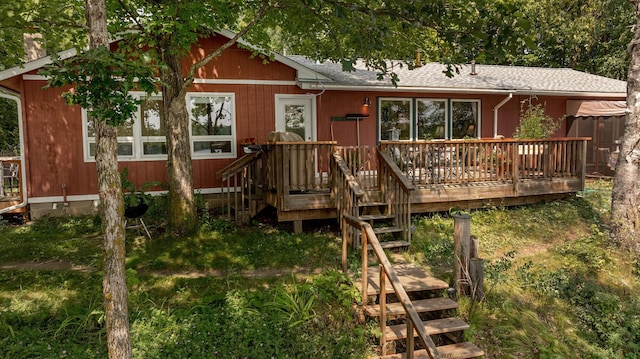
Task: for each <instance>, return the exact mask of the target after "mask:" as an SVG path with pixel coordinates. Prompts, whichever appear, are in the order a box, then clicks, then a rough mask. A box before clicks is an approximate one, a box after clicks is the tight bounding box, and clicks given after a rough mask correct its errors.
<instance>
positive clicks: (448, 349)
mask: <svg viewBox="0 0 640 359" xmlns="http://www.w3.org/2000/svg"><path fill="white" fill-rule="evenodd" d="M436 349H437V350H438V353H439V354H440V357H441V358H450V359H466V358H477V357H481V356H483V355H484V351H483V350H482V349H480V348H478V347H477V346H476V345H475V344H473V343H470V342H464V343H458V344H450V345H443V346H441V347H436ZM406 357H407V354H406V353H399V354H392V355H386V356H383V357H381V358H382V359H404V358H406ZM413 357H414V358H415V359H429V354H428V353H427V351H426V350H425V349H422V350H416V351H414V352H413Z"/></svg>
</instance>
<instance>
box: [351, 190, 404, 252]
mask: <svg viewBox="0 0 640 359" xmlns="http://www.w3.org/2000/svg"><path fill="white" fill-rule="evenodd" d="M358 207H359V209H358V213H359V214H360V215H359V216H358V219H360V220H362V221H364V222H367V223H369V224H370V225H371V227H373V231H374V233H375V234H376V235H377V236H378V239H379V240H380V245H381V246H382V248H384V249H394V248H408V247H409V245H410V244H411V241H410V240H406V239H405V235H404V234H405V231H406V230H410V229H409V228H403V227H402V226H400V225H399V224H397V223H396V222H397V220H396V216H395V215H394V214H393V213H390V210H389V206H388V205H387V204H386V203H384V202H378V201H363V202H361V203H358ZM356 243H358V246H357V248H360V242H356ZM369 249H371V247H370V246H369Z"/></svg>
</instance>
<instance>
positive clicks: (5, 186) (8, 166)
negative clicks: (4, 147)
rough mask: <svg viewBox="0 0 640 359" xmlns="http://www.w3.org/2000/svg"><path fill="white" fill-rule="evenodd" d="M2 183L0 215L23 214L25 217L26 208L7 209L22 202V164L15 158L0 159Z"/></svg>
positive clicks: (0, 183)
mask: <svg viewBox="0 0 640 359" xmlns="http://www.w3.org/2000/svg"><path fill="white" fill-rule="evenodd" d="M0 169H1V170H2V182H0V213H7V214H16V213H18V214H20V213H21V214H23V215H25V216H26V214H27V207H26V206H24V207H21V208H15V209H13V210H8V209H9V208H12V207H15V206H18V205H20V204H21V203H22V202H23V198H24V193H23V186H22V162H21V161H20V159H19V158H17V157H0Z"/></svg>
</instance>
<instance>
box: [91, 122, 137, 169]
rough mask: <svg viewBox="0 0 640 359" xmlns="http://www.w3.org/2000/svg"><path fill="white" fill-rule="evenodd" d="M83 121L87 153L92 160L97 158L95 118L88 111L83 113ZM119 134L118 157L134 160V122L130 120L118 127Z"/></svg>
mask: <svg viewBox="0 0 640 359" xmlns="http://www.w3.org/2000/svg"><path fill="white" fill-rule="evenodd" d="M82 121H83V123H84V128H85V130H86V134H85V138H86V139H87V141H85V146H86V147H85V153H86V154H87V156H88V158H89V159H90V160H93V159H95V157H96V134H95V129H94V128H93V118H91V116H89V115H88V114H87V112H86V111H83V112H82ZM116 133H117V134H118V156H119V157H122V158H133V157H134V155H135V151H134V142H135V141H134V137H133V121H131V120H129V121H127V122H125V123H124V124H122V125H121V126H118V128H117V129H116Z"/></svg>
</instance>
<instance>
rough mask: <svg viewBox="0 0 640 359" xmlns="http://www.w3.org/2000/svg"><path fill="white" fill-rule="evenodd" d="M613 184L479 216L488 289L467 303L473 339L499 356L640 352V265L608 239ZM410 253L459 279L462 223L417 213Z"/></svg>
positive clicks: (474, 225) (474, 227)
mask: <svg viewBox="0 0 640 359" xmlns="http://www.w3.org/2000/svg"><path fill="white" fill-rule="evenodd" d="M610 191H611V183H610V182H605V181H594V182H590V183H589V188H588V189H587V190H586V191H585V192H584V193H579V194H578V195H577V196H576V197H575V198H572V199H568V200H562V201H554V202H549V203H545V204H537V205H532V206H526V207H517V208H499V207H498V208H493V209H490V210H482V211H473V212H471V215H472V221H471V233H472V234H473V235H476V236H477V237H478V238H479V239H480V257H482V258H484V259H485V295H486V297H485V298H484V300H483V301H482V302H480V303H476V302H470V301H469V300H468V299H467V298H463V299H461V301H460V303H461V308H462V309H461V313H462V314H463V315H464V316H466V317H467V319H468V320H469V322H470V323H471V325H472V328H471V330H470V331H469V333H468V336H469V337H470V340H472V341H474V342H475V343H476V344H478V345H480V346H481V347H482V348H483V349H484V350H485V352H486V353H487V357H489V358H636V357H639V356H640V300H639V299H638V298H640V276H639V275H640V271H639V270H638V269H640V267H639V266H638V259H637V258H636V257H634V256H633V255H632V254H630V253H627V252H623V251H620V250H619V249H618V248H616V247H614V246H612V245H610V243H609V241H608V238H609V236H608V231H607V216H608V212H609V206H610V195H611V194H610V193H611V192H610ZM414 222H415V223H416V224H417V227H418V231H417V232H416V233H415V235H414V237H413V239H414V241H413V245H412V248H411V251H410V252H409V253H407V254H406V255H405V256H406V257H407V258H408V259H409V260H412V261H415V262H417V263H421V264H423V265H425V266H427V267H429V268H431V270H432V272H434V273H437V274H438V276H440V277H441V278H445V279H448V280H451V278H452V277H453V260H452V256H453V243H452V241H451V238H452V237H453V220H452V219H451V218H450V217H449V216H448V215H435V216H431V217H429V218H415V219H414Z"/></svg>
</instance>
